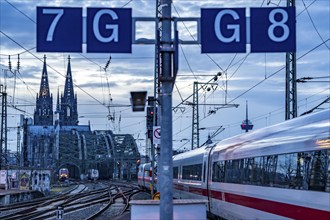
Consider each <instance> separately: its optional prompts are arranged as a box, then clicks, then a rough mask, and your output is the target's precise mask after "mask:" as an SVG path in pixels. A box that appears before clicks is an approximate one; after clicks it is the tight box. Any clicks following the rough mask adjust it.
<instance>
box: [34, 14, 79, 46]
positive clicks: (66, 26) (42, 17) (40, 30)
mask: <svg viewBox="0 0 330 220" xmlns="http://www.w3.org/2000/svg"><path fill="white" fill-rule="evenodd" d="M37 52H82V9H81V8H67V7H37Z"/></svg>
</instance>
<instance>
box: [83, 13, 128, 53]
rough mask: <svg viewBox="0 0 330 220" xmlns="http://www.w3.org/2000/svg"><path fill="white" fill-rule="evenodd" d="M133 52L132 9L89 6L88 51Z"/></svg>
mask: <svg viewBox="0 0 330 220" xmlns="http://www.w3.org/2000/svg"><path fill="white" fill-rule="evenodd" d="M91 52H97V53H131V52H132V10H131V9H127V8H111V9H110V8H87V53H91Z"/></svg>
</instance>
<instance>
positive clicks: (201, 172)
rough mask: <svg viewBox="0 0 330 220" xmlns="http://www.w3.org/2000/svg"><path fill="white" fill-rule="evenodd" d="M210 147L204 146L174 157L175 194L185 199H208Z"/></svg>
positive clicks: (176, 196)
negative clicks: (205, 190) (208, 158)
mask: <svg viewBox="0 0 330 220" xmlns="http://www.w3.org/2000/svg"><path fill="white" fill-rule="evenodd" d="M208 152H209V148H207V147H202V148H198V149H196V150H193V151H188V152H185V153H182V154H178V155H175V156H174V157H173V189H174V190H173V196H174V197H175V198H185V199H207V195H206V194H205V192H204V190H203V189H205V188H206V184H207V179H206V173H207V166H206V164H204V165H203V163H206V160H207V157H208Z"/></svg>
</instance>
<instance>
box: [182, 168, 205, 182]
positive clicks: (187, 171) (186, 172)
mask: <svg viewBox="0 0 330 220" xmlns="http://www.w3.org/2000/svg"><path fill="white" fill-rule="evenodd" d="M182 179H186V180H199V181H200V180H202V164H194V165H188V166H182Z"/></svg>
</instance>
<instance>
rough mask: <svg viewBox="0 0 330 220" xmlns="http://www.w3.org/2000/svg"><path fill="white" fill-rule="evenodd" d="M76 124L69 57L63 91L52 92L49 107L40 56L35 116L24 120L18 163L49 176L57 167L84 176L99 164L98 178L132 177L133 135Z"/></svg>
mask: <svg viewBox="0 0 330 220" xmlns="http://www.w3.org/2000/svg"><path fill="white" fill-rule="evenodd" d="M53 107H55V111H53ZM78 123H79V121H78V108H77V95H76V94H74V86H73V80H72V72H71V59H70V57H68V66H67V73H66V77H65V85H64V91H63V93H61V95H60V94H59V91H57V100H56V106H54V105H53V95H52V94H51V91H50V87H49V81H48V73H47V63H46V56H45V57H44V63H43V70H42V76H41V83H40V89H39V93H38V94H37V97H36V107H35V110H34V118H33V120H31V119H30V120H28V119H27V118H26V119H24V123H23V124H24V126H23V144H22V145H23V146H22V158H23V164H22V165H23V166H24V167H29V168H38V169H40V168H41V169H51V170H52V178H53V180H56V178H57V173H58V170H59V169H60V168H68V169H69V173H70V177H71V178H74V179H80V178H84V175H85V174H86V173H87V172H88V170H89V169H98V170H99V173H100V178H123V179H131V178H135V177H136V172H137V163H136V162H137V161H138V160H139V159H140V154H139V151H138V148H137V146H136V143H135V140H134V138H133V137H132V135H129V134H120V135H117V134H114V133H113V132H112V131H110V130H97V131H92V130H91V128H90V126H89V125H79V124H78Z"/></svg>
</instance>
